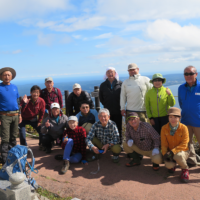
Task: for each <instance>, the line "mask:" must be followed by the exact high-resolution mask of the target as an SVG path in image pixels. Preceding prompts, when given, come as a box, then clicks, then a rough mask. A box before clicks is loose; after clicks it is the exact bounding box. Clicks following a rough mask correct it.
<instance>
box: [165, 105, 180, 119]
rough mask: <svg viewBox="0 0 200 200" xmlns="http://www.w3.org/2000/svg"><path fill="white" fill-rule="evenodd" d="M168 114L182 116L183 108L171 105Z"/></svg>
mask: <svg viewBox="0 0 200 200" xmlns="http://www.w3.org/2000/svg"><path fill="white" fill-rule="evenodd" d="M168 115H176V116H179V117H181V110H180V109H179V108H176V107H171V108H170V109H169V110H168Z"/></svg>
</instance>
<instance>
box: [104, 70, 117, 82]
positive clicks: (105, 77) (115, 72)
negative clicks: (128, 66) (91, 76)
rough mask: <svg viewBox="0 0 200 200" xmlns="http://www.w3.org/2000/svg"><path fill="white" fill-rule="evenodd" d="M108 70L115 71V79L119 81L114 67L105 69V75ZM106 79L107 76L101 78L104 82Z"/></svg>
mask: <svg viewBox="0 0 200 200" xmlns="http://www.w3.org/2000/svg"><path fill="white" fill-rule="evenodd" d="M108 70H113V71H115V78H116V79H117V80H119V75H118V73H117V71H116V69H115V68H114V67H108V68H107V69H106V73H107V71H108ZM107 78H108V77H107V75H106V74H105V75H104V77H103V79H104V80H106V79H107Z"/></svg>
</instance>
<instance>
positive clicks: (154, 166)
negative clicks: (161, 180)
mask: <svg viewBox="0 0 200 200" xmlns="http://www.w3.org/2000/svg"><path fill="white" fill-rule="evenodd" d="M159 169H160V167H159V165H158V164H155V163H153V170H154V171H158V170H159Z"/></svg>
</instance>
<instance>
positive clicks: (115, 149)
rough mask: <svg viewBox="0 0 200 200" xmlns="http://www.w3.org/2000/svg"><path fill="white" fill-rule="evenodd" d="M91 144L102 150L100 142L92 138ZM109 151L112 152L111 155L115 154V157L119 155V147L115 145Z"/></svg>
mask: <svg viewBox="0 0 200 200" xmlns="http://www.w3.org/2000/svg"><path fill="white" fill-rule="evenodd" d="M92 144H94V146H97V147H98V148H99V149H102V147H103V144H102V143H101V141H100V140H99V139H98V138H96V137H93V139H92ZM111 151H112V152H113V154H116V155H118V154H120V153H121V147H120V145H119V144H115V145H113V146H111Z"/></svg>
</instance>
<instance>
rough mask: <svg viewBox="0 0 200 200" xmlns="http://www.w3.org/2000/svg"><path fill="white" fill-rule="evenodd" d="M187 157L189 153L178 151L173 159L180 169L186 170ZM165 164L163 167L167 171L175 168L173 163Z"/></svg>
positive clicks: (166, 162)
mask: <svg viewBox="0 0 200 200" xmlns="http://www.w3.org/2000/svg"><path fill="white" fill-rule="evenodd" d="M188 157H189V151H180V152H178V153H177V154H175V155H174V157H173V159H174V160H175V161H176V163H177V164H178V165H179V166H180V168H181V169H188V165H187V159H188ZM164 162H165V167H166V168H167V169H171V168H173V167H175V166H176V163H175V162H168V161H164Z"/></svg>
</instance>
